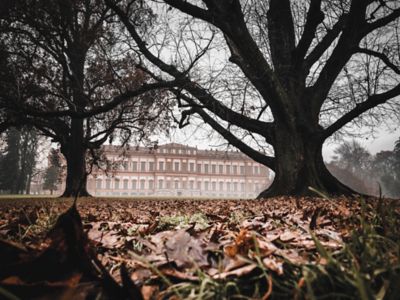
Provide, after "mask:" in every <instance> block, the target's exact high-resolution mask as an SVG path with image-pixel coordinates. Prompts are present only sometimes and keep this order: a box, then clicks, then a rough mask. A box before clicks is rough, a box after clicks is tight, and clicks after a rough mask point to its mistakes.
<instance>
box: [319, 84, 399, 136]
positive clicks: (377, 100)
mask: <svg viewBox="0 0 400 300" xmlns="http://www.w3.org/2000/svg"><path fill="white" fill-rule="evenodd" d="M399 95H400V84H398V85H397V86H395V87H394V88H393V89H391V90H389V91H387V92H384V93H381V94H375V95H372V96H370V97H369V98H368V99H367V100H365V101H364V102H362V103H359V104H357V105H356V107H355V108H353V109H352V110H351V111H349V112H348V113H346V114H345V115H343V116H342V117H341V118H339V119H338V120H336V122H334V123H333V124H332V125H330V126H329V127H328V128H326V129H325V130H324V133H323V138H324V139H326V138H328V137H329V136H331V135H332V134H333V133H334V132H336V131H338V130H339V129H340V128H342V127H343V126H345V125H347V124H348V123H350V122H351V121H353V120H354V119H355V118H357V117H359V116H360V115H361V114H363V113H364V112H366V111H368V110H369V109H371V108H374V107H376V106H378V105H380V104H383V103H385V102H386V101H388V100H390V99H392V98H394V97H396V96H399Z"/></svg>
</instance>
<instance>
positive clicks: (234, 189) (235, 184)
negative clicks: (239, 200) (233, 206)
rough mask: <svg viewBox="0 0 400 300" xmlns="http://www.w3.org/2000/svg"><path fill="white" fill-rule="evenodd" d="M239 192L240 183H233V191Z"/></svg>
mask: <svg viewBox="0 0 400 300" xmlns="http://www.w3.org/2000/svg"><path fill="white" fill-rule="evenodd" d="M237 190H238V183H237V182H234V183H233V191H234V192H237Z"/></svg>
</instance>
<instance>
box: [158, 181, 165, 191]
mask: <svg viewBox="0 0 400 300" xmlns="http://www.w3.org/2000/svg"><path fill="white" fill-rule="evenodd" d="M158 188H159V189H163V188H164V180H162V179H159V180H158Z"/></svg>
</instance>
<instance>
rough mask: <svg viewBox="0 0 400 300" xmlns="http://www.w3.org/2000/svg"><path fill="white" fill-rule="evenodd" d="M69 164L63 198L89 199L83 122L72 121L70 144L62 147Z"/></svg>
mask: <svg viewBox="0 0 400 300" xmlns="http://www.w3.org/2000/svg"><path fill="white" fill-rule="evenodd" d="M61 152H62V153H63V155H64V157H65V159H66V162H67V177H66V181H65V190H64V193H63V194H62V195H61V197H76V196H79V197H89V196H90V194H89V193H88V191H87V189H86V180H87V172H86V147H85V143H84V131H83V120H82V119H72V121H71V135H70V137H69V139H68V143H66V144H63V145H61Z"/></svg>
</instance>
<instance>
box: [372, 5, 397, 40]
mask: <svg viewBox="0 0 400 300" xmlns="http://www.w3.org/2000/svg"><path fill="white" fill-rule="evenodd" d="M398 17H400V8H397V9H395V10H393V12H392V13H390V14H389V15H387V16H386V17H383V18H380V19H379V20H377V21H375V22H372V23H369V24H368V25H367V27H366V33H365V34H367V33H369V32H371V31H373V30H375V29H378V28H380V27H383V26H386V25H387V24H389V23H390V22H393V21H394V20H396V19H397V18H398Z"/></svg>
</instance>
